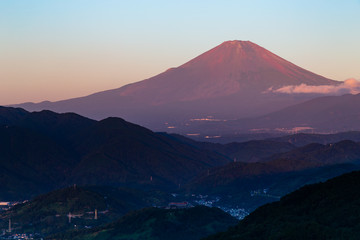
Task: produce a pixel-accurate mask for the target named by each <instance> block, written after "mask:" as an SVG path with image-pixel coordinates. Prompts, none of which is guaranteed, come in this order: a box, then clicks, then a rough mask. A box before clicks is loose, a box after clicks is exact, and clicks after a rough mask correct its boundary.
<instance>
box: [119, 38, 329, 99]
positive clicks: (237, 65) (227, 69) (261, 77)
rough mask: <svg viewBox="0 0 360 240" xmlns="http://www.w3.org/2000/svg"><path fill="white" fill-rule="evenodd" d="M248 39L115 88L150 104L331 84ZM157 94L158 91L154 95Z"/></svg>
mask: <svg viewBox="0 0 360 240" xmlns="http://www.w3.org/2000/svg"><path fill="white" fill-rule="evenodd" d="M334 83H335V82H334V81H332V80H329V79H327V78H324V77H321V76H319V75H316V74H313V73H311V72H309V71H307V70H304V69H302V68H300V67H297V66H296V65H294V64H292V63H290V62H288V61H286V60H284V59H282V58H281V57H279V56H277V55H275V54H273V53H271V52H270V51H268V50H266V49H264V48H262V47H260V46H259V45H256V44H255V43H252V42H250V41H228V42H224V43H222V44H221V45H219V46H217V47H215V48H213V49H211V50H209V51H207V52H205V53H203V54H202V55H200V56H198V57H196V58H194V59H192V60H191V61H189V62H187V63H185V64H183V65H181V66H180V67H177V68H171V69H169V70H168V71H166V72H164V73H161V74H159V75H157V76H155V77H152V78H149V79H146V80H144V81H141V82H137V83H135V84H130V85H127V86H125V87H122V88H120V89H119V94H120V95H121V96H136V97H137V98H139V99H143V100H145V99H146V101H150V102H151V103H152V104H155V105H157V104H164V103H167V102H173V101H192V100H197V99H207V98H216V97H222V96H229V95H232V94H236V93H240V92H244V91H251V92H259V93H260V92H263V91H265V90H266V89H268V88H270V87H272V88H275V89H276V88H280V87H283V86H287V85H298V84H307V85H315V86H318V85H333V84H334ZM154 93H158V94H154Z"/></svg>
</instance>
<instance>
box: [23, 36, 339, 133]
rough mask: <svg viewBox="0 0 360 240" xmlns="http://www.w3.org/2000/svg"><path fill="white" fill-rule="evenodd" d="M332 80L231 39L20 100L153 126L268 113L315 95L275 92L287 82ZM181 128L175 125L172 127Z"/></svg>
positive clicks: (30, 106)
mask: <svg viewBox="0 0 360 240" xmlns="http://www.w3.org/2000/svg"><path fill="white" fill-rule="evenodd" d="M302 83H303V84H307V85H333V84H337V82H336V81H333V80H330V79H327V78H324V77H322V76H319V75H316V74H314V73H311V72H309V71H307V70H305V69H302V68H300V67H298V66H296V65H294V64H292V63H290V62H288V61H286V60H284V59H282V58H280V57H279V56H277V55H275V54H273V53H271V52H269V51H268V50H266V49H264V48H262V47H260V46H258V45H256V44H254V43H252V42H249V41H228V42H224V43H222V44H220V45H219V46H217V47H215V48H213V49H211V50H209V51H207V52H205V53H203V54H202V55H200V56H198V57H196V58H194V59H192V60H191V61H189V62H187V63H185V64H183V65H181V66H179V67H177V68H171V69H169V70H167V71H165V72H163V73H161V74H159V75H156V76H154V77H152V78H149V79H146V80H143V81H140V82H136V83H133V84H129V85H126V86H123V87H121V88H118V89H113V90H108V91H104V92H99V93H95V94H92V95H89V96H86V97H81V98H74V99H69V100H63V101H58V102H54V103H52V102H42V103H39V104H33V103H26V104H20V105H18V106H21V107H23V108H25V109H27V110H31V111H33V110H42V109H50V110H53V111H57V112H69V111H71V112H76V113H79V114H82V115H84V116H88V117H92V118H95V119H102V118H106V117H109V116H119V117H122V118H125V119H127V120H129V121H131V122H135V123H138V124H141V125H144V126H146V127H150V128H151V129H153V130H165V129H167V127H168V125H166V124H164V123H165V122H168V123H170V124H172V125H176V126H177V127H180V126H181V125H182V124H183V122H184V121H186V120H189V119H193V118H203V117H206V116H209V115H211V116H214V117H215V118H219V119H234V118H240V117H250V116H255V115H261V114H265V113H269V112H271V111H274V110H278V109H281V108H282V107H285V106H290V105H291V104H294V103H298V102H301V101H303V100H305V99H309V98H311V97H314V95H311V96H309V95H296V96H293V95H287V94H277V93H270V92H267V91H266V90H267V89H269V88H273V89H277V88H280V87H283V86H288V85H298V84H302ZM172 130H173V131H176V129H172Z"/></svg>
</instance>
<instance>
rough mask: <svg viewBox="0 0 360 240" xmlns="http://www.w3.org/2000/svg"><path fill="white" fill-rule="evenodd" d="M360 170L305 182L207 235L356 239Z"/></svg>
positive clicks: (218, 238) (359, 233)
mask: <svg viewBox="0 0 360 240" xmlns="http://www.w3.org/2000/svg"><path fill="white" fill-rule="evenodd" d="M359 237H360V172H352V173H348V174H345V175H342V176H340V177H336V178H333V179H331V180H328V181H326V182H324V183H318V184H313V185H307V186H305V187H302V188H301V189H299V190H297V191H295V192H293V193H291V194H289V195H286V196H285V197H283V198H282V199H281V200H280V201H278V202H274V203H271V204H267V205H264V206H262V207H260V208H258V209H257V210H255V211H254V212H253V213H251V214H250V215H249V216H247V217H246V218H245V219H244V220H243V221H241V222H240V223H239V224H238V225H237V226H236V227H233V228H230V229H229V230H228V231H226V232H224V233H219V234H217V235H214V236H211V237H208V238H206V239H208V240H212V239H214V240H215V239H216V240H227V239H229V240H230V239H239V240H240V239H254V240H255V239H284V240H286V239H289V240H290V239H359Z"/></svg>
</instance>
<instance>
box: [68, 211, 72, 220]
mask: <svg viewBox="0 0 360 240" xmlns="http://www.w3.org/2000/svg"><path fill="white" fill-rule="evenodd" d="M71 217H72V216H71V212H69V214H68V218H69V223H71Z"/></svg>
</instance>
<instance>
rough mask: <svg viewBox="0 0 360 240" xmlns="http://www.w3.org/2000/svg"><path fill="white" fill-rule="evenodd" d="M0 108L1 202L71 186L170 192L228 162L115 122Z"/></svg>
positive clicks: (136, 127)
mask: <svg viewBox="0 0 360 240" xmlns="http://www.w3.org/2000/svg"><path fill="white" fill-rule="evenodd" d="M2 110H3V111H2V112H5V113H4V114H3V115H1V113H0V143H1V146H0V166H1V168H0V178H1V180H2V184H1V185H0V193H2V195H1V197H2V198H3V200H4V201H8V200H12V199H14V198H15V199H18V198H21V199H23V198H28V197H31V196H33V195H34V194H39V193H42V192H44V191H49V190H51V189H54V188H59V187H63V186H66V185H72V184H74V183H77V184H97V185H99V184H102V185H116V186H119V185H132V186H137V187H146V186H147V187H149V188H155V187H160V188H165V187H171V188H172V189H174V188H175V189H176V188H178V186H179V184H184V183H185V182H187V181H189V180H190V179H191V178H192V177H194V176H196V175H197V174H198V173H200V172H202V171H205V170H206V169H208V168H211V167H214V166H219V165H222V164H225V163H228V162H230V159H228V158H227V157H226V156H223V155H220V154H217V153H215V152H212V151H209V150H201V149H197V148H195V147H192V146H190V145H188V144H184V143H182V142H180V141H176V140H175V139H173V138H172V137H169V136H167V135H166V134H158V133H154V132H152V131H150V130H148V129H146V128H143V127H141V126H138V125H135V124H132V123H129V122H126V121H124V120H122V119H119V118H108V119H105V120H102V121H94V120H90V119H87V118H84V117H81V116H79V115H76V114H71V113H66V114H58V113H54V112H50V111H41V112H33V113H29V112H26V111H24V110H20V109H14V108H2ZM1 121H2V122H1ZM1 124H6V125H1Z"/></svg>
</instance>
